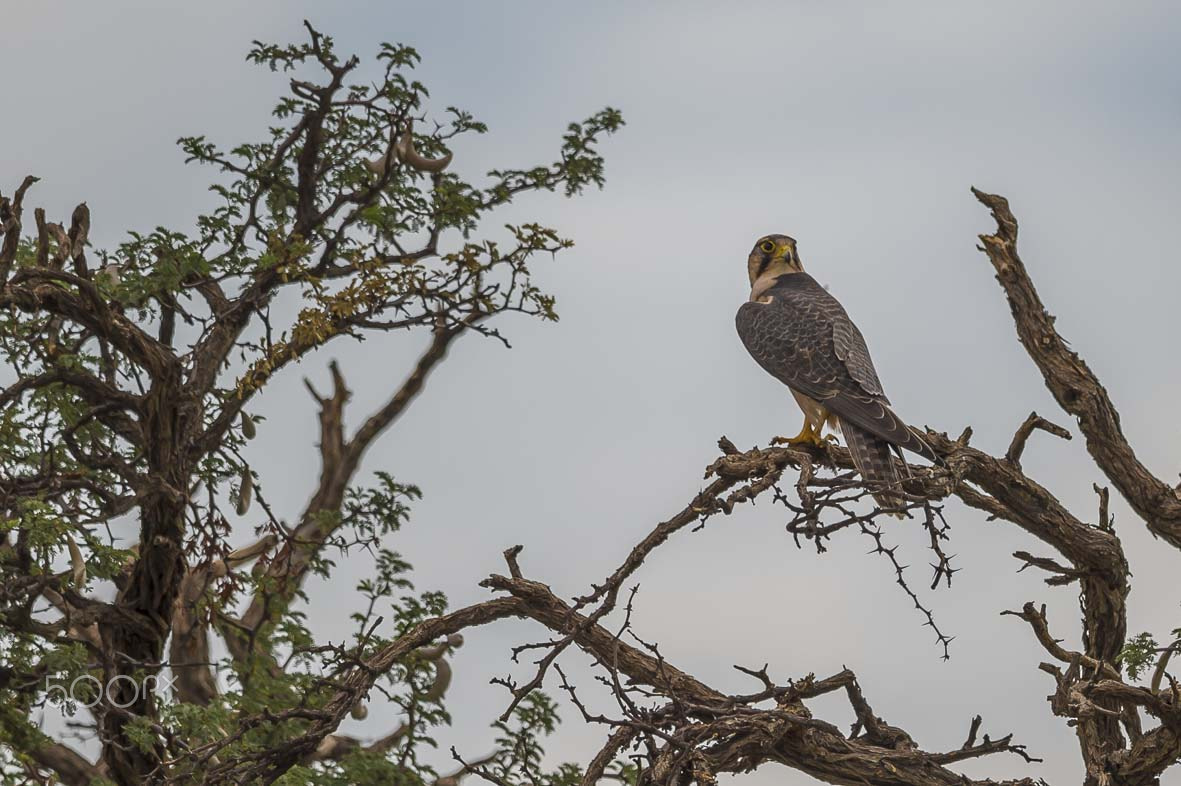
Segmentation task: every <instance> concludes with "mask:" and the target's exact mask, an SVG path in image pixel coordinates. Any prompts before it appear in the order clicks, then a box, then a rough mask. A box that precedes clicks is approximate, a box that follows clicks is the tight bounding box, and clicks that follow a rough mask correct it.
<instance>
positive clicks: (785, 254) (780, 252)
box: [772, 243, 791, 260]
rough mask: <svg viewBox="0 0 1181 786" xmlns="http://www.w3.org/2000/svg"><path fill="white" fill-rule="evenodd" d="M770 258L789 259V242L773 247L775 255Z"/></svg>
mask: <svg viewBox="0 0 1181 786" xmlns="http://www.w3.org/2000/svg"><path fill="white" fill-rule="evenodd" d="M772 259H775V260H779V259H788V260H790V259H791V244H790V243H780V244H779V247H778V248H776V249H775V255H774V256H773V257H772Z"/></svg>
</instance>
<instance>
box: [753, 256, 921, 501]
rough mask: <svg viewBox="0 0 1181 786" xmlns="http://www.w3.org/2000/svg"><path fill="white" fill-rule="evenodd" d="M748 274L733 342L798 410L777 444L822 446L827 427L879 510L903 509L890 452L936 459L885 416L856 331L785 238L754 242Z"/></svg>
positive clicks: (885, 406) (914, 436)
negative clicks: (738, 341) (840, 440)
mask: <svg viewBox="0 0 1181 786" xmlns="http://www.w3.org/2000/svg"><path fill="white" fill-rule="evenodd" d="M747 272H748V273H749V275H750V285H751V289H750V300H749V302H746V303H743V304H742V307H741V308H739V309H738V316H737V318H736V322H737V325H738V335H739V336H741V337H742V343H743V344H745V345H746V349H747V351H749V352H750V354H751V356H752V357H754V359H755V360H756V361H758V363H759V365H760V366H762V367H763V368H764V369H765V370H766V371H767V372H769V373H770V374H771V376H773V377H775V378H776V379H778V380H779V381H780V382H782V383H783V384H785V385H787V386H788V387H789V388H791V393H792V395H793V396H795V399H796V402H797V403H798V404H799V405H800V409H802V410H803V411H804V425H803V427H802V428H801V429H800V433H799V434H797V435H796V436H794V437H792V438H790V439H787V440H783V439H779V440H777V441H780V442H787V443H788V444H791V445H800V444H812V445H822V444H824V438H823V437H821V430H822V429H823V428H824V425H825V423H827V424H828V427H829V428H831V429H838V428H839V429H840V432H841V434H843V435H844V437H845V442H846V444H847V445H848V446H849V453H850V454H851V455H852V457H853V463H854V464H855V465H856V466H857V470H858V471H859V472H860V473H861V477H862V478H863V479H865V480H866V481H868V482H869V483H870V484H871V485H872V486H873V487H874V488H876V489H878V490H876V491H875V492H874V495H873V496H874V499H875V500H877V502H878V504H879V505H881V506H882V507H886V508H895V509H897V508H899V507H901V506H902V505H904V504H905V498H904V497H902V496H901V495H900V494H899V493H898V490H899V489H900V484H901V479H900V478H899V475H898V470H897V468H896V467H895V466H894V460H893V457H892V456H891V455H890V453H891V450H893V451H894V452H896V453H897V454H898V457H899V458H902V450H901V449H902V448H905V449H907V450H910V451H913V452H915V453H917V454H919V455H920V456H923V457H924V458H926V459H929V460H931V461H937V460H938V459H937V458H936V456H935V453H934V451H932V450H931V447H930V446H929V445H928V444H927V443H926V442H924V441H923V439H922V437H920V436H919V435H918V433H917V432H916V431H914V430H913V429H911V428H910V427H909V426H907V425H906V424H905V423H904V422H903V421H902V419H901V418H899V417H898V416H897V415H896V414H894V411H893V410H892V409H890V402H889V400H888V399H887V398H886V395H885V393H883V392H882V383H881V382H879V381H878V375H877V372H876V371H874V367H873V361H872V360H870V358H869V349H867V348H866V346H865V338H863V337H862V335H861V331H860V330H858V329H857V326H856V325H854V324H853V322H852V320H850V319H849V315H848V314H846V313H845V309H844V308H843V307H842V306H841V304H840V303H839V302H837V299H836V298H834V297H833V296H832V295H830V294H828V292H827V291H826V290H825V289H824V288H823V287H822V286H820V284H818V283H816V279H814V278H812V277H811V276H810V275H808V274H807V273H805V272H804V267H803V265H802V264H801V262H800V257H799V254H798V253H797V252H796V241H794V240H792V239H791V238H790V237H787V236H786V235H767V236H766V237H763V238H759V241H758V242H757V243H755V247H754V248H753V249H752V250H751V252H750V257H749V258H748V259H747ZM905 463H906V460H905V459H904V458H903V465H905Z"/></svg>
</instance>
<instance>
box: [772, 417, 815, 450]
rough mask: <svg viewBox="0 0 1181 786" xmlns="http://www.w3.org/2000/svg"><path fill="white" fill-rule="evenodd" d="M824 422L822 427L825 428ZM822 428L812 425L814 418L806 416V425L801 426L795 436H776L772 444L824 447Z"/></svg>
mask: <svg viewBox="0 0 1181 786" xmlns="http://www.w3.org/2000/svg"><path fill="white" fill-rule="evenodd" d="M823 427H824V426H823V424H822V425H821V427H820V428H823ZM820 428H815V427H814V426H813V425H812V419H811V418H808V417H805V418H804V425H803V426H801V427H800V433H799V434H796V435H795V436H794V437H775V438H774V439H772V440H771V444H772V445H815V446H816V447H822V446H823V445H824V443H825V439H824V438H823V437H821V436H820Z"/></svg>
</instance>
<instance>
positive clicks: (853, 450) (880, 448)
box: [840, 418, 906, 518]
mask: <svg viewBox="0 0 1181 786" xmlns="http://www.w3.org/2000/svg"><path fill="white" fill-rule="evenodd" d="M840 422H841V434H842V435H844V437H845V444H846V445H848V446H849V454H850V455H851V456H852V457H853V463H854V464H855V465H856V466H857V471H858V472H860V473H861V477H862V479H863V480H865V481H866V482H867V483H869V484H870V485H871V486H877V487H879V488H880V489H881V490H880V491H874V492H873V498H874V500H876V501H877V503H878V505H880V506H882V507H884V508H899V507H902V506H903V505H905V504H906V498H905V497H903V496H902V495H901V494H899V493H898V491H897V490H898V489H900V488H901V484H902V479H901V478H900V477H899V476H898V469H897V468H896V467H895V466H894V457H893V455H892V453H891V450H890V447H891V446H890V443H889V442H887V441H886V440H884V439H882V438H881V437H879V436H877V435H876V434H871V433H870V432H868V431H866V430H865V429H863V428H861V427H860V426H858V425H857V424H856V423H852V422H850V421H848V420H846V419H845V418H840ZM903 461H905V459H904V460H903ZM893 515H895V516H897V517H898V518H902V514H901V513H895V514H893Z"/></svg>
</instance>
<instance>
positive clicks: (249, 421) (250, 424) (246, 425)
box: [242, 412, 258, 439]
mask: <svg viewBox="0 0 1181 786" xmlns="http://www.w3.org/2000/svg"><path fill="white" fill-rule="evenodd" d="M256 434H258V431H256V430H255V428H254V418H252V417H250V416H249V415H247V414H246V413H245V412H243V413H242V436H244V437H246V439H254V437H255V435H256Z"/></svg>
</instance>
